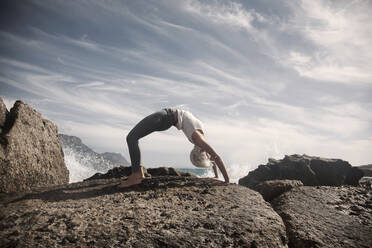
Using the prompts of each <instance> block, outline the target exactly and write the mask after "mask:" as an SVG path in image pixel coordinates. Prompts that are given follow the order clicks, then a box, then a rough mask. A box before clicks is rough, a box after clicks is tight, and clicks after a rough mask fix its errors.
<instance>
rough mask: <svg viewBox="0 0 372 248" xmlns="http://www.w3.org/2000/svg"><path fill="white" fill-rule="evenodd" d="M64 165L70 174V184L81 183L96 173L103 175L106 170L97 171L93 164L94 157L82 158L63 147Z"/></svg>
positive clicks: (80, 155)
mask: <svg viewBox="0 0 372 248" xmlns="http://www.w3.org/2000/svg"><path fill="white" fill-rule="evenodd" d="M63 153H64V159H65V164H66V166H67V169H68V170H69V172H70V183H74V182H79V181H83V180H84V179H86V178H88V177H91V176H93V175H94V174H95V173H97V172H101V173H105V172H106V171H107V169H106V170H104V169H103V170H98V169H96V168H94V166H93V164H97V162H101V161H95V160H96V159H95V158H94V157H90V156H84V155H82V154H81V153H79V152H76V151H74V150H73V149H71V148H69V147H66V146H63Z"/></svg>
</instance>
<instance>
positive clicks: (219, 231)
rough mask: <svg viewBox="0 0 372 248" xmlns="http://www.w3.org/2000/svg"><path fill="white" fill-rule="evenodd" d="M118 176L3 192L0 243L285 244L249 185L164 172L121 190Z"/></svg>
mask: <svg viewBox="0 0 372 248" xmlns="http://www.w3.org/2000/svg"><path fill="white" fill-rule="evenodd" d="M120 181H121V180H120V179H105V180H102V179H101V180H93V181H86V182H80V183H74V184H70V185H66V186H57V187H54V188H53V189H46V190H45V191H41V190H38V192H33V193H31V194H26V195H23V196H19V197H18V196H17V198H14V196H11V197H12V198H10V199H9V200H7V201H6V202H4V201H2V200H1V198H0V207H1V208H2V211H1V212H0V229H1V230H3V231H1V232H0V247H155V248H157V247H159V248H160V247H161V248H162V247H278V248H285V247H287V242H288V240H287V237H286V231H285V226H284V223H283V221H282V219H281V218H280V216H279V215H278V214H277V213H276V212H275V211H274V210H273V208H272V207H271V205H270V204H269V203H267V202H265V201H264V200H263V198H262V196H261V195H260V194H259V193H257V192H255V191H253V190H250V189H248V188H246V187H242V186H239V185H236V184H230V185H224V183H222V182H220V181H217V180H214V179H209V178H191V177H179V176H161V177H153V178H151V179H145V180H144V181H142V183H141V184H139V185H136V186H133V187H130V188H126V189H120V188H118V187H116V184H118V183H120ZM25 206H27V207H25Z"/></svg>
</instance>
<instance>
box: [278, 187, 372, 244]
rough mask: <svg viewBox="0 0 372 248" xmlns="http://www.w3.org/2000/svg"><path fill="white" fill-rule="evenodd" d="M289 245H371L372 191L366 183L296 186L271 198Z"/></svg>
mask: <svg viewBox="0 0 372 248" xmlns="http://www.w3.org/2000/svg"><path fill="white" fill-rule="evenodd" d="M272 205H273V207H274V209H275V210H276V212H277V213H279V215H280V216H281V217H282V218H283V221H284V223H285V225H286V227H287V236H288V238H289V247H303V248H307V247H309V248H310V247H329V248H343V247H350V248H353V247H355V248H357V247H372V191H371V189H367V188H363V187H351V186H342V187H330V186H318V187H308V186H304V187H297V188H293V189H292V190H291V191H289V192H286V193H284V194H283V195H281V196H279V197H278V198H276V199H274V200H273V201H272Z"/></svg>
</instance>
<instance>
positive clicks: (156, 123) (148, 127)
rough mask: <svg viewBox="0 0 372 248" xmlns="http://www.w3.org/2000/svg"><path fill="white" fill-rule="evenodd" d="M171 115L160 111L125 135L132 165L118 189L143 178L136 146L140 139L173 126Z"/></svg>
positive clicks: (139, 154)
mask: <svg viewBox="0 0 372 248" xmlns="http://www.w3.org/2000/svg"><path fill="white" fill-rule="evenodd" d="M173 122H174V120H173V115H170V114H169V113H168V112H167V111H165V110H161V111H158V112H156V113H153V114H151V115H149V116H147V117H145V118H144V119H143V120H141V121H140V122H139V123H138V124H137V125H136V126H135V127H134V128H133V129H132V130H131V131H130V132H129V134H128V135H127V143H128V149H129V155H130V160H131V163H132V174H131V175H130V176H129V177H128V179H127V180H126V181H125V182H123V183H122V184H120V186H119V187H129V186H131V185H134V184H138V183H140V182H141V181H142V179H143V178H144V175H143V169H142V167H141V166H140V164H141V150H140V148H139V145H138V140H139V139H140V138H143V137H145V136H146V135H149V134H150V133H152V132H154V131H164V130H167V129H169V128H170V127H171V126H172V125H173Z"/></svg>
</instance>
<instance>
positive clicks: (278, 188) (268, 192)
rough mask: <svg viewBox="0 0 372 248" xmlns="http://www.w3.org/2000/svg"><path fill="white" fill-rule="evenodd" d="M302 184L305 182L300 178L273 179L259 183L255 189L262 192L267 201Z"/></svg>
mask: <svg viewBox="0 0 372 248" xmlns="http://www.w3.org/2000/svg"><path fill="white" fill-rule="evenodd" d="M300 186H303V184H302V182H301V181H298V180H271V181H264V182H262V183H259V184H257V185H255V186H254V187H253V189H254V190H256V191H257V192H258V193H260V194H261V195H262V196H263V198H264V199H265V201H269V202H270V201H272V200H273V199H274V198H276V197H278V196H279V195H281V194H283V193H285V192H287V191H289V190H291V189H292V188H294V187H300Z"/></svg>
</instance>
